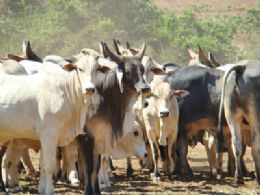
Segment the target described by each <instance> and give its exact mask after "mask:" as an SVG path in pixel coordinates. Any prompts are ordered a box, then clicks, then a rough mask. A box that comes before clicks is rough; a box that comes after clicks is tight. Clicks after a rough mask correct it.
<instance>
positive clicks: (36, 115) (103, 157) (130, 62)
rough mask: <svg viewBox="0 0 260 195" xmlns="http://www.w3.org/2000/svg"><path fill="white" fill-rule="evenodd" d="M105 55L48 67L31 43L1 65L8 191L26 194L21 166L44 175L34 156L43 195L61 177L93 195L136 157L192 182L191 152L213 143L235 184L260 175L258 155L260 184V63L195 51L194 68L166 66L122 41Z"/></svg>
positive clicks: (214, 155) (213, 162)
mask: <svg viewBox="0 0 260 195" xmlns="http://www.w3.org/2000/svg"><path fill="white" fill-rule="evenodd" d="M113 42H114V48H115V52H112V51H111V50H110V49H109V48H108V46H107V44H106V43H103V42H101V43H100V51H96V50H93V49H89V48H85V49H82V50H81V52H80V53H79V54H76V55H73V56H72V57H69V58H63V57H60V56H57V55H49V56H46V57H44V58H43V59H41V58H40V57H39V56H37V55H36V54H35V53H34V52H33V50H32V49H31V46H30V42H28V41H24V42H23V55H21V56H19V55H13V54H8V55H7V57H3V58H0V142H1V151H0V153H1V155H0V160H1V166H2V169H0V170H1V172H0V174H1V177H0V179H1V185H2V187H1V189H2V190H3V191H11V190H17V189H18V187H19V186H18V183H19V178H18V171H19V170H18V167H19V165H20V164H22V165H23V167H24V168H25V170H26V173H27V174H28V175H29V176H31V177H35V176H36V171H35V168H34V166H33V165H32V162H31V160H30V156H29V152H28V149H29V148H30V149H33V150H35V151H40V181H39V186H38V191H39V193H40V194H46V195H49V194H53V193H54V187H53V178H58V177H61V178H63V179H66V180H67V181H68V182H69V183H70V184H71V185H76V186H78V185H80V184H81V186H83V188H84V189H85V193H86V194H89V195H92V194H93V195H97V194H101V192H100V188H101V189H102V188H108V187H111V186H110V183H109V177H110V173H111V172H110V169H112V168H113V165H112V161H111V158H113V159H120V158H127V175H131V174H132V172H133V169H132V166H131V158H130V157H131V156H136V157H137V158H138V159H140V165H141V166H142V167H146V168H148V169H149V171H150V173H151V174H150V176H151V179H152V180H153V181H155V182H156V181H159V180H160V169H159V167H158V159H159V158H160V159H161V161H162V171H163V172H164V173H165V174H167V175H168V176H169V178H170V179H172V180H174V179H175V178H176V177H179V175H183V176H186V177H192V169H191V168H190V166H189V163H188V160H187V153H188V146H189V145H190V146H195V145H196V143H197V142H201V143H202V144H204V145H205V149H206V152H207V156H208V161H209V165H210V170H211V173H212V175H213V176H215V177H216V178H221V177H222V176H223V173H222V154H223V152H228V173H229V174H230V175H234V176H235V181H236V182H237V183H239V184H242V183H243V177H244V176H248V175H250V174H251V175H252V173H249V171H248V170H247V168H246V166H245V163H244V160H243V154H244V153H245V150H246V147H247V146H250V147H251V148H252V156H253V160H254V162H255V171H256V176H257V182H258V184H260V68H259V67H260V61H258V60H244V61H241V62H237V63H233V64H227V65H220V64H219V63H218V62H217V61H216V60H215V59H214V57H213V55H212V54H211V53H209V55H208V57H206V56H205V54H204V53H203V50H202V49H201V48H199V53H198V54H197V53H195V52H193V51H192V50H191V49H190V48H189V47H188V52H189V54H190V57H191V58H190V61H189V63H188V66H178V65H176V64H174V63H164V64H159V63H157V62H156V61H155V60H154V59H152V58H151V57H148V56H145V49H146V46H145V44H144V45H143V46H142V48H141V49H137V48H133V47H131V46H130V45H129V43H126V47H124V46H123V45H122V44H121V43H120V42H119V41H116V40H113Z"/></svg>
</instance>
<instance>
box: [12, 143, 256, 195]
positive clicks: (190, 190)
mask: <svg viewBox="0 0 260 195" xmlns="http://www.w3.org/2000/svg"><path fill="white" fill-rule="evenodd" d="M31 154H32V160H33V164H34V165H35V167H38V163H39V155H38V154H35V153H34V152H32V151H31ZM244 159H245V162H246V165H247V168H248V169H249V171H253V170H254V167H253V166H254V163H253V160H252V157H251V150H250V148H247V151H246V155H245V157H244ZM188 160H189V162H190V165H191V167H192V169H193V170H194V179H192V180H191V181H188V180H185V178H182V179H181V178H179V179H176V180H174V181H169V180H168V178H167V177H166V176H162V180H161V182H158V183H154V182H152V181H151V179H150V177H149V175H148V174H149V173H148V171H146V170H144V171H143V172H141V171H140V166H139V164H138V161H137V160H136V159H134V160H133V168H134V169H135V172H134V175H133V177H132V178H127V177H126V159H123V160H113V162H114V166H115V167H116V171H113V173H114V175H115V177H114V178H113V179H111V182H112V185H113V187H112V189H111V190H109V191H102V192H103V194H104V195H110V194H113V195H120V194H122V195H123V194H130V195H141V194H149V195H150V194H151V195H157V194H160V195H168V194H179V195H186V194H187V195H188V194H192V195H195V194H219V195H227V194H237V195H238V194H241V195H242V194H243V195H246V194H248V195H256V194H260V187H259V186H257V185H256V182H255V180H253V179H252V178H250V177H246V178H245V184H244V185H242V186H239V187H238V185H236V184H234V178H233V177H226V178H225V179H224V180H219V181H217V180H216V179H214V178H212V177H211V176H210V175H209V171H210V170H209V164H208V160H207V155H206V152H205V148H204V146H203V145H201V144H198V145H197V146H196V147H195V148H191V147H189V153H188ZM226 162H227V161H226V154H225V155H224V171H225V172H226V171H227V169H226ZM21 177H22V179H21V180H20V186H21V189H22V190H21V192H17V193H14V194H38V193H37V185H38V178H37V179H33V180H31V179H28V180H27V179H26V178H25V177H24V175H21ZM55 193H56V194H59V195H76V194H84V192H83V191H82V190H80V189H79V188H77V187H70V186H69V185H68V184H65V183H62V182H58V183H56V184H55Z"/></svg>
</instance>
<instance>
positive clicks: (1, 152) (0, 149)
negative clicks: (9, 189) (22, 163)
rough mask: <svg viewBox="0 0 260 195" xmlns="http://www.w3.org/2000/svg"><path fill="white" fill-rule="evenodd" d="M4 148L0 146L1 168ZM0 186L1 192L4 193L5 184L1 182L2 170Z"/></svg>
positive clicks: (1, 177)
mask: <svg viewBox="0 0 260 195" xmlns="http://www.w3.org/2000/svg"><path fill="white" fill-rule="evenodd" d="M5 151H6V148H5V147H3V146H0V165H1V166H2V161H3V156H4V154H5ZM0 185H1V192H6V189H5V184H4V181H3V175H2V168H1V169H0Z"/></svg>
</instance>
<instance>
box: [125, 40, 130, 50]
mask: <svg viewBox="0 0 260 195" xmlns="http://www.w3.org/2000/svg"><path fill="white" fill-rule="evenodd" d="M125 44H126V49H130V48H131V47H130V44H129V43H128V41H126V42H125Z"/></svg>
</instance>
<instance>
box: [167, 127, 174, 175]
mask: <svg viewBox="0 0 260 195" xmlns="http://www.w3.org/2000/svg"><path fill="white" fill-rule="evenodd" d="M173 132H174V131H173ZM175 143H176V135H170V136H168V148H167V153H168V156H167V159H168V163H167V166H168V168H167V170H168V174H169V177H170V179H174V177H175V176H174V168H175V160H176V158H175Z"/></svg>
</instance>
